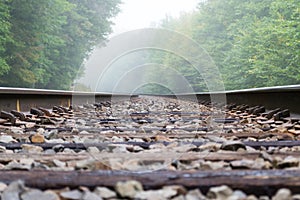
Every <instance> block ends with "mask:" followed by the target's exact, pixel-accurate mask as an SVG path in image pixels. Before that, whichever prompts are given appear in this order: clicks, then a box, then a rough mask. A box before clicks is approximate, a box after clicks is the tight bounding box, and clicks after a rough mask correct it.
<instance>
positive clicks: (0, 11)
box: [0, 1, 12, 83]
mask: <svg viewBox="0 0 300 200" xmlns="http://www.w3.org/2000/svg"><path fill="white" fill-rule="evenodd" d="M9 19H10V15H9V7H8V5H7V1H0V21H1V26H0V75H2V74H3V73H6V72H7V71H8V70H9V68H10V67H9V65H8V64H7V59H8V55H7V54H6V45H7V43H8V42H10V41H11V40H12V38H11V37H10V27H11V24H10V22H9ZM0 83H1V81H0Z"/></svg>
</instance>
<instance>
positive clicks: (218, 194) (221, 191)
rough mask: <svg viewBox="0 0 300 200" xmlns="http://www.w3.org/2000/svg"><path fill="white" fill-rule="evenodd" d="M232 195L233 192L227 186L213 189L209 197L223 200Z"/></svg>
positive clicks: (209, 192) (210, 190)
mask: <svg viewBox="0 0 300 200" xmlns="http://www.w3.org/2000/svg"><path fill="white" fill-rule="evenodd" d="M231 195H232V190H231V188H229V187H228V186H226V185H222V186H218V187H212V188H210V189H209V191H208V193H207V197H208V198H211V199H216V200H223V199H226V198H228V197H229V196H231Z"/></svg>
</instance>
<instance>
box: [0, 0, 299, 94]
mask: <svg viewBox="0 0 300 200" xmlns="http://www.w3.org/2000/svg"><path fill="white" fill-rule="evenodd" d="M120 3H121V1H120V0H51V1H49V0H39V1H36V0H1V1H0V21H1V25H0V86H2V87H3V86H4V87H5V86H10V87H30V88H51V89H70V87H71V85H72V83H73V81H74V79H75V78H76V77H77V74H80V73H83V72H82V71H80V69H82V68H81V66H82V63H83V62H84V60H86V59H87V58H88V56H89V54H90V53H91V51H92V49H93V48H94V47H95V46H97V45H98V44H99V43H101V42H103V41H106V40H107V39H108V36H109V34H110V33H111V32H112V30H111V26H112V18H113V17H114V16H116V15H117V14H118V12H119V11H120V10H119V7H118V5H119V4H120ZM174 3H175V2H174ZM299 23H300V1H299V0H226V1H224V0H199V4H198V6H197V8H196V9H195V10H194V11H193V12H189V13H182V14H181V15H180V17H176V18H174V17H170V16H167V17H166V18H165V19H163V20H162V21H161V23H160V24H159V25H158V26H157V27H158V28H166V29H168V30H173V31H177V32H179V33H181V34H184V35H185V36H187V37H189V38H191V39H192V40H193V41H195V42H197V43H198V44H199V45H200V46H201V48H203V49H204V50H205V51H206V52H207V53H208V55H209V56H210V58H211V60H212V61H213V62H214V64H215V66H216V67H217V68H218V69H219V71H220V73H221V75H222V81H223V83H224V86H225V88H226V90H232V89H242V88H256V87H265V86H277V85H290V84H300V26H299ZM137 59H139V58H137ZM150 59H151V60H152V61H155V62H156V63H160V65H161V66H169V67H172V68H174V69H176V71H179V72H180V73H181V74H182V75H183V76H184V77H185V78H186V79H187V80H188V82H189V83H190V84H191V85H192V87H193V89H194V91H195V92H203V91H207V90H208V89H207V86H206V83H205V80H204V79H205V77H201V74H200V75H199V73H197V72H195V71H194V70H193V68H192V67H191V66H190V63H189V62H187V61H186V60H183V59H182V58H180V57H178V56H177V55H174V54H170V53H166V52H161V53H159V52H154V53H151V55H150ZM161 70H162V72H163V73H164V76H161V74H162V73H160V72H159V71H149V72H148V73H147V76H152V77H157V78H164V79H167V80H168V82H169V84H173V83H172V81H173V80H172V74H168V70H166V69H163V68H162V69H161ZM166 90H168V89H167V88H165V87H159V86H157V85H147V86H146V87H145V88H143V89H142V90H141V91H143V92H145V93H148V92H150V93H153V92H155V93H160V92H163V91H166ZM167 92H169V91H167Z"/></svg>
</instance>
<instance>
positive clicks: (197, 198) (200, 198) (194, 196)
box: [185, 189, 206, 200]
mask: <svg viewBox="0 0 300 200" xmlns="http://www.w3.org/2000/svg"><path fill="white" fill-rule="evenodd" d="M185 199H186V200H205V199H206V197H205V196H204V195H203V194H202V193H201V192H200V190H198V189H195V190H191V191H189V192H188V193H187V194H186V195H185Z"/></svg>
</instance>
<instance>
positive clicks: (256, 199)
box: [245, 195, 258, 200]
mask: <svg viewBox="0 0 300 200" xmlns="http://www.w3.org/2000/svg"><path fill="white" fill-rule="evenodd" d="M245 200H258V198H257V197H256V196H254V195H250V196H248V197H247V198H246V199H245Z"/></svg>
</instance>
